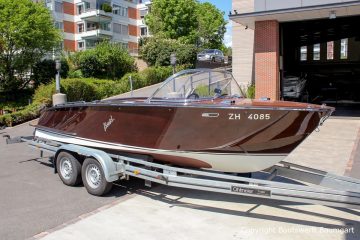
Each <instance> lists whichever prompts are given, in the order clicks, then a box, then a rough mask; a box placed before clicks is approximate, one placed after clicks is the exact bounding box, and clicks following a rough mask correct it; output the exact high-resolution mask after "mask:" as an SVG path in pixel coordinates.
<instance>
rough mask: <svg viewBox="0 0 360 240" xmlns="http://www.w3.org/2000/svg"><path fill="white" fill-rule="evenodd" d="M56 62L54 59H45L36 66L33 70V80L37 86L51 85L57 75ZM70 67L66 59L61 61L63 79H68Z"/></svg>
mask: <svg viewBox="0 0 360 240" xmlns="http://www.w3.org/2000/svg"><path fill="white" fill-rule="evenodd" d="M56 72H57V71H56V68H55V61H54V60H52V59H43V60H42V61H40V62H38V63H36V64H35V66H34V68H33V79H34V82H35V86H38V85H40V84H46V83H49V82H50V81H51V80H52V79H54V78H55V75H56ZM68 72H69V65H68V63H67V61H66V60H65V59H61V70H60V76H61V78H67V76H68Z"/></svg>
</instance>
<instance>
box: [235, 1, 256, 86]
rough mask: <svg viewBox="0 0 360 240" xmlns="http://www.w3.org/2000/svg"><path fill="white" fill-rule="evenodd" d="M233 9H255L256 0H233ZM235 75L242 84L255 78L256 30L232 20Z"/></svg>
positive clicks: (244, 10) (243, 10)
mask: <svg viewBox="0 0 360 240" xmlns="http://www.w3.org/2000/svg"><path fill="white" fill-rule="evenodd" d="M232 9H233V10H234V9H236V10H237V12H238V13H245V12H252V11H254V0H233V2H232ZM232 48H233V61H232V68H233V75H234V77H235V79H236V81H237V82H238V83H239V84H241V85H245V86H246V85H248V84H249V83H250V82H251V81H252V80H253V78H254V74H253V59H254V30H252V29H250V28H249V29H247V30H245V26H243V25H241V24H238V23H235V22H232Z"/></svg>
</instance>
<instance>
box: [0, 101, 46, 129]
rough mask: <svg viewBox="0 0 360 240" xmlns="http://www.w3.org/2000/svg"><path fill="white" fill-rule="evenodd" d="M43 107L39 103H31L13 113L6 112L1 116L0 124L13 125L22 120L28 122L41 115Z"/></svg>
mask: <svg viewBox="0 0 360 240" xmlns="http://www.w3.org/2000/svg"><path fill="white" fill-rule="evenodd" d="M40 109H41V105H39V104H35V103H33V104H31V105H29V106H27V107H26V108H24V109H23V110H20V111H17V112H14V113H11V114H5V115H2V116H0V126H9V127H11V126H13V125H14V124H19V123H22V122H26V121H29V120H32V119H34V118H36V117H37V116H39V113H40Z"/></svg>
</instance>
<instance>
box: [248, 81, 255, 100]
mask: <svg viewBox="0 0 360 240" xmlns="http://www.w3.org/2000/svg"><path fill="white" fill-rule="evenodd" d="M246 97H247V98H251V99H254V98H255V85H254V84H250V85H249V86H248V88H247V89H246Z"/></svg>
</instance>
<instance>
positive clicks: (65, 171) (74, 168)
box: [56, 152, 81, 186]
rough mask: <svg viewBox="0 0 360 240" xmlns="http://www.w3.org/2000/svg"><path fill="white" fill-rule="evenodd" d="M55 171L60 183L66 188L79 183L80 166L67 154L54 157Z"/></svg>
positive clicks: (61, 153)
mask: <svg viewBox="0 0 360 240" xmlns="http://www.w3.org/2000/svg"><path fill="white" fill-rule="evenodd" d="M56 170H57V172H58V174H59V177H60V179H61V181H62V182H63V183H64V184H65V185H68V186H76V185H78V184H80V183H81V176H80V174H81V164H80V163H79V161H78V160H77V159H76V158H75V157H74V156H73V155H71V154H70V153H68V152H60V153H59V154H58V155H57V157H56Z"/></svg>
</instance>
